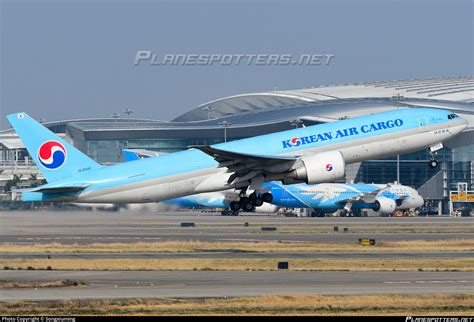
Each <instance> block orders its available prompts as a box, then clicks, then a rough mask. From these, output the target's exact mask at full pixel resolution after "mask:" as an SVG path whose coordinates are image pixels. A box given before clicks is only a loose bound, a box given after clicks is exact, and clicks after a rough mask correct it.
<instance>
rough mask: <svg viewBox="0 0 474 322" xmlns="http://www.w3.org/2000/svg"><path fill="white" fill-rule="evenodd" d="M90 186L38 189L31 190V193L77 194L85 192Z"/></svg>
mask: <svg viewBox="0 0 474 322" xmlns="http://www.w3.org/2000/svg"><path fill="white" fill-rule="evenodd" d="M88 186H89V185H88V184H87V185H79V186H57V187H54V186H53V187H44V186H43V187H38V188H37V189H32V190H29V192H42V193H64V192H77V191H81V190H84V189H85V188H87V187H88Z"/></svg>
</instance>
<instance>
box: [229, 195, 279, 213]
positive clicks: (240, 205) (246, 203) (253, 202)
mask: <svg viewBox="0 0 474 322" xmlns="http://www.w3.org/2000/svg"><path fill="white" fill-rule="evenodd" d="M272 200H273V196H272V194H271V193H269V192H265V193H264V194H259V193H256V192H252V193H251V194H250V195H249V196H248V197H246V196H245V193H244V192H242V194H241V196H240V199H239V200H238V201H232V202H231V203H230V205H229V206H230V209H231V210H233V211H239V210H242V211H247V212H248V211H252V210H253V209H254V208H255V207H260V206H261V205H263V203H264V202H272Z"/></svg>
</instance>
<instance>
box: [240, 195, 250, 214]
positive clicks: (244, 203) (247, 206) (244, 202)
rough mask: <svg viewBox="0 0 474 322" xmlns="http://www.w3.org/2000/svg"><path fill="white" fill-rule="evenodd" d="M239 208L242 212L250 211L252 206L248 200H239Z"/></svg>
mask: <svg viewBox="0 0 474 322" xmlns="http://www.w3.org/2000/svg"><path fill="white" fill-rule="evenodd" d="M240 208H242V210H243V211H251V210H252V209H253V204H252V202H251V201H250V199H249V198H241V199H240Z"/></svg>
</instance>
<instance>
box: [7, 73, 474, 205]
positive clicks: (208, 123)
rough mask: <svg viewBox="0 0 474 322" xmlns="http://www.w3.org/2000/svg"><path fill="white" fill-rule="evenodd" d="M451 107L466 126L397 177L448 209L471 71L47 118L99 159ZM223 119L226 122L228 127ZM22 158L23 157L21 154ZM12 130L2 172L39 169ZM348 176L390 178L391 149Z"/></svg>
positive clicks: (468, 169)
mask: <svg viewBox="0 0 474 322" xmlns="http://www.w3.org/2000/svg"><path fill="white" fill-rule="evenodd" d="M419 106H423V107H432V108H443V109H448V110H451V111H453V112H455V113H457V114H459V115H460V116H462V117H464V118H465V119H467V120H468V121H469V123H470V125H469V127H468V128H467V129H466V130H465V132H464V133H463V134H461V135H460V136H458V137H457V138H455V139H453V140H451V142H447V144H446V147H445V149H443V150H441V151H440V153H439V155H438V157H437V159H438V160H439V161H442V162H441V165H440V167H439V168H438V169H431V168H429V167H428V165H427V162H428V160H429V154H428V152H427V151H420V152H417V153H412V154H408V155H403V156H400V163H399V165H400V167H399V168H400V181H401V183H403V184H406V185H410V186H414V187H415V188H417V189H418V190H419V191H420V193H421V194H422V195H423V196H424V197H427V198H429V199H432V200H436V201H440V202H442V203H443V210H444V212H446V211H447V209H448V204H447V202H446V201H447V200H448V198H449V191H450V190H453V189H455V188H456V187H457V184H458V183H459V182H466V183H467V184H468V185H469V186H470V188H469V189H470V190H474V78H473V77H452V78H434V79H423V80H401V81H383V82H376V83H364V84H349V85H341V86H326V87H315V88H306V89H300V90H290V91H271V92H264V93H251V94H242V95H236V96H231V97H226V98H222V99H218V100H215V101H212V102H208V103H205V104H202V105H200V106H198V107H196V108H195V109H193V110H191V111H189V112H187V113H184V114H183V115H181V116H179V117H177V118H175V119H174V120H172V121H170V122H165V121H157V120H149V119H131V118H118V119H79V120H65V121H55V122H47V123H44V125H45V126H47V127H48V128H49V129H51V130H52V131H53V132H55V133H57V134H58V135H60V136H62V137H64V138H65V139H66V140H67V141H69V142H71V143H72V144H74V145H75V146H76V147H78V148H79V149H80V150H82V151H83V152H85V153H86V154H88V155H89V156H90V157H92V158H93V159H95V160H97V161H98V162H101V163H116V162H123V161H124V159H123V156H122V149H124V148H130V149H147V150H153V151H158V152H174V151H179V150H183V149H186V147H187V146H189V145H196V144H206V145H209V144H215V143H220V142H223V141H224V133H225V134H226V137H227V140H229V141H230V140H236V139H240V138H245V137H250V136H255V135H260V134H266V133H271V132H276V131H282V130H288V129H291V128H294V127H296V126H310V125H314V124H320V123H325V122H333V121H336V120H339V119H344V118H353V117H357V116H361V115H366V114H370V113H378V112H382V111H387V110H393V109H397V108H405V107H419ZM222 122H227V126H226V128H224V127H223V126H222V124H223V123H222ZM25 160H26V161H25ZM30 160H31V159H29V157H28V153H27V152H26V150H25V149H24V148H23V145H22V144H21V142H20V140H19V139H18V137H17V136H16V134H15V133H14V131H12V130H11V129H9V130H4V131H0V162H1V165H2V167H1V169H2V170H3V172H2V174H1V175H2V176H3V177H4V179H5V178H8V176H11V175H12V174H13V173H25V174H28V173H31V172H35V171H37V170H36V169H35V167H34V166H32V165H31V162H30ZM346 179H347V180H348V181H351V180H353V181H355V182H377V183H385V182H393V181H395V180H396V179H397V161H396V157H394V158H389V159H385V160H373V161H366V162H362V163H358V164H354V165H349V166H348V176H347V178H346Z"/></svg>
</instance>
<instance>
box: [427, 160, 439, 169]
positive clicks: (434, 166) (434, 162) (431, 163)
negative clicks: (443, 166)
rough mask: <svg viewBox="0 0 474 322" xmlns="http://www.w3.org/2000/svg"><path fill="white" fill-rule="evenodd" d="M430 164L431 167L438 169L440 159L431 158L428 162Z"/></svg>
mask: <svg viewBox="0 0 474 322" xmlns="http://www.w3.org/2000/svg"><path fill="white" fill-rule="evenodd" d="M428 165H429V166H430V168H431V169H436V168H437V167H438V161H436V160H434V159H433V160H430V161H429V162H428Z"/></svg>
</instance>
